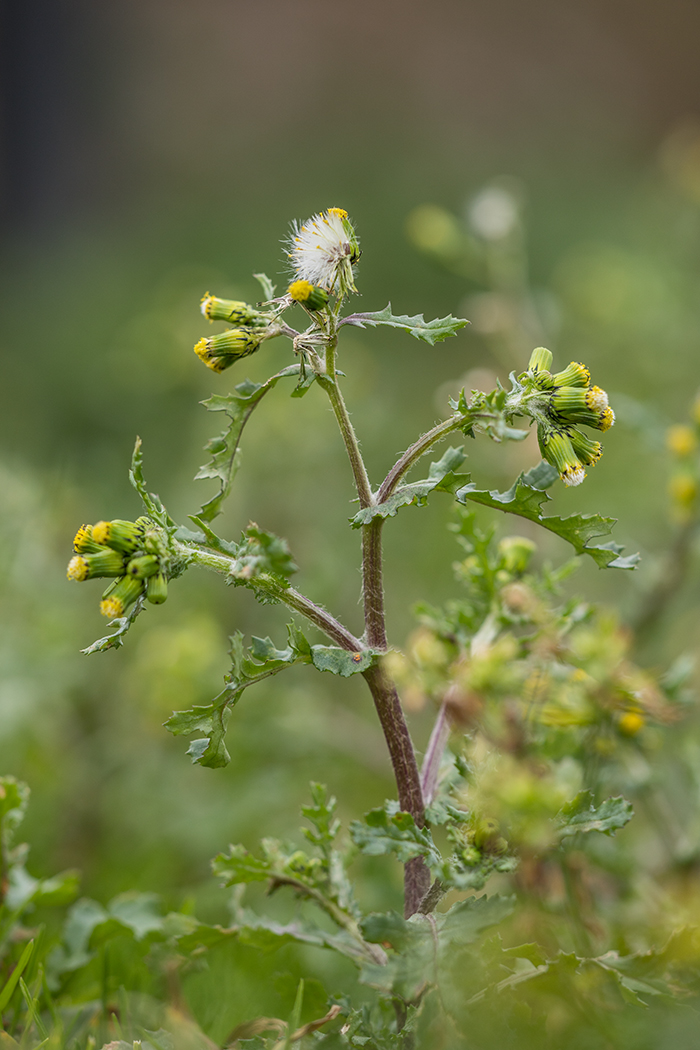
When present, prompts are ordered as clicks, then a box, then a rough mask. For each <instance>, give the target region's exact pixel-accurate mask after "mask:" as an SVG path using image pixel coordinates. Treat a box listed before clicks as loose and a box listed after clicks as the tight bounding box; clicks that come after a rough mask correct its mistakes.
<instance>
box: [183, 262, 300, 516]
mask: <svg viewBox="0 0 700 1050" xmlns="http://www.w3.org/2000/svg"><path fill="white" fill-rule="evenodd" d="M259 276H264V275H259ZM299 372H300V365H298V364H294V365H289V366H288V367H287V368H283V369H282V370H281V371H280V372H278V373H277V374H276V375H274V376H271V377H270V378H269V379H268V380H267V381H266V382H264V383H252V382H251V381H250V380H249V379H246V380H245V381H244V382H243V383H239V384H238V386H236V387H235V388H234V393H233V394H226V395H221V394H214V395H213V396H212V397H210V398H209V399H208V400H207V401H203V402H202V404H203V405H204V406H205V407H206V408H207V409H208V410H209V411H210V412H224V413H226V415H227V416H228V418H229V423H228V426H227V427H226V429H225V430H224V431H223V433H221V434H220V435H219V436H218V437H215V438H212V439H211V440H210V441H209V442H207V445H206V446H205V447H206V450H207V451H208V452H210V453H211V459H210V461H209V462H208V463H207V464H205V465H204V466H202V467H200V469H199V470H198V471H197V474H196V475H195V479H201V478H215V479H217V480H218V482H219V491H218V492H217V493H216V495H215V496H213V497H212V498H211V499H210V500H207V502H206V503H205V504H204V505H203V507H202V509H201V510H200V512H199V517H200V518H201V519H202V520H203V521H213V520H214V518H215V517H216V516H217V514H219V513H220V512H221V505H222V503H223V502H224V500H225V499H226V497H227V496H228V494H229V492H230V490H231V484H232V482H233V479H234V477H235V474H236V471H237V469H238V451H239V448H240V441H241V434H242V433H243V428H244V427H245V425H246V423H247V422H248V420H249V418H250V416H251V414H252V412H253V411H254V410H255V409H256V408H257V406H258V405H259V404H260V402H261V400H262V399H263V397H264V396H265V394H267V393H268V392H269V391H270V390H272V389H273V387H275V386H276V385H277V382H278V381H279V380H280V379H282V378H283V377H285V376H298V375H299Z"/></svg>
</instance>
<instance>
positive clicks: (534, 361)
mask: <svg viewBox="0 0 700 1050" xmlns="http://www.w3.org/2000/svg"><path fill="white" fill-rule="evenodd" d="M551 364H552V351H551V350H547V348H546V347H544V346H536V347H535V349H534V350H533V351H532V353H531V354H530V361H529V363H528V366H527V367H528V371H529V372H548V371H549V368H550V365H551Z"/></svg>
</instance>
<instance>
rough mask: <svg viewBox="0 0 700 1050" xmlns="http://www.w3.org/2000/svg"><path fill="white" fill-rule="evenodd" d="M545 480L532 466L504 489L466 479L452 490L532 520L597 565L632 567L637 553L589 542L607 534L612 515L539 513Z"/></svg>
mask: <svg viewBox="0 0 700 1050" xmlns="http://www.w3.org/2000/svg"><path fill="white" fill-rule="evenodd" d="M546 480H547V472H545V471H544V470H541V469H540V468H539V467H536V468H535V471H533V472H531V473H530V474H521V475H520V477H519V478H517V480H516V481H515V482H514V484H513V485H512V486H511V488H509V489H508V491H507V492H497V491H496V490H493V491H488V490H485V489H477V487H476V485H475V484H474V483H473V482H470V483H469V484H467V485H465V486H464V487H463V488H461V489H459V490H458V491H457V492H456V493H455V499H456V500H457V502H458V503H466V502H467V501H468V500H473V501H474V502H475V503H481V504H482V505H483V506H485V507H494V508H495V509H496V510H502V511H504V512H505V511H508V512H509V513H510V514H518V515H520V517H522V518H527V519H528V520H529V521H535V522H537V523H538V524H539V525H541V526H542V527H543V528H545V529H548V530H549V531H550V532H553V533H555V535H557V536H560V537H561V538H562V539H564V540H566V541H567V542H568V543H570V544H571V545H572V547H573V548H574V550H575V551H576V553H577V554H588V555H590V556H591V558H593V560H594V561H595V562H596V564H597V565H598V566H599V567H600V568H601V569H603V568H610V569H633V568H634V567H635V565H636V564H637V562H638V561H639V555H638V554H631V555H628V556H627V557H624V558H623V557H621V556H620V555H621V553H622V550H623V548H622V547H620V546H619V544H617V543H614V542H608V543H591V542H590V541H591V540H592V539H595V538H596V537H599V536H607V535H609V534H610V532H611V531H612V528H613V525H615V522H616V519H615V518H603V517H601V515H600V514H571V515H569V516H568V517H566V518H560V517H556V516H554V515H551V516H545V515H543V513H542V506H543V505H544V504H545V503H547V502H548V501H549V499H550V497H549V496H548V495H547V493H546V492H545V491H544V489H543V488H541V487H539V486H541V485H542V484H543V483H545V482H546ZM533 482H534V484H533Z"/></svg>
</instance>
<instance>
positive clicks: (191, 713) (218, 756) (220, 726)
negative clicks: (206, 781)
mask: <svg viewBox="0 0 700 1050" xmlns="http://www.w3.org/2000/svg"><path fill="white" fill-rule="evenodd" d="M240 696H241V690H236V689H231V688H226V689H224V691H223V692H222V693H221V694H220V695H219V696H218V697H217V698H216V700H214V701H213V702H212V703H211V704H206V705H204V706H201V707H199V706H195V707H191V708H190V709H189V710H188V711H174V712H173V713H172V715H171V716H170V718H168V719H167V721H165V722H164V723H163V724H164V726H165V728H166V729H167V730H168V732H169V733H172V734H173V736H189V735H190V733H197V732H199V733H206V734H207V735H206V736H205V737H200V738H199V739H197V740H193V741H192V743H191V744H190V746H189V747H188V749H187V754H188V755H190V756H191V758H192V762H193V763H196V764H197V765H200V766H207V767H208V768H209V769H221V768H222V767H223V766H227V765H228V764H229V762H230V761H231V756H230V755H229V753H228V750H227V748H226V744H225V736H226V724H227V722H228V719H229V715H230V709H231V707H233V705H234V704H235V703H237V701H238V699H239V698H240Z"/></svg>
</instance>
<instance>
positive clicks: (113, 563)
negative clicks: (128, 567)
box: [66, 547, 124, 583]
mask: <svg viewBox="0 0 700 1050" xmlns="http://www.w3.org/2000/svg"><path fill="white" fill-rule="evenodd" d="M123 572H124V558H123V557H122V555H121V554H120V553H119V552H118V551H113V550H109V549H108V548H106V547H103V548H101V549H100V550H98V551H96V552H94V553H90V554H76V555H75V557H74V558H71V560H70V561H69V562H68V570H67V572H66V575H67V576H68V579H69V580H78V582H81V583H82V581H83V580H91V579H93V578H94V577H95V576H121V575H122V573H123Z"/></svg>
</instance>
